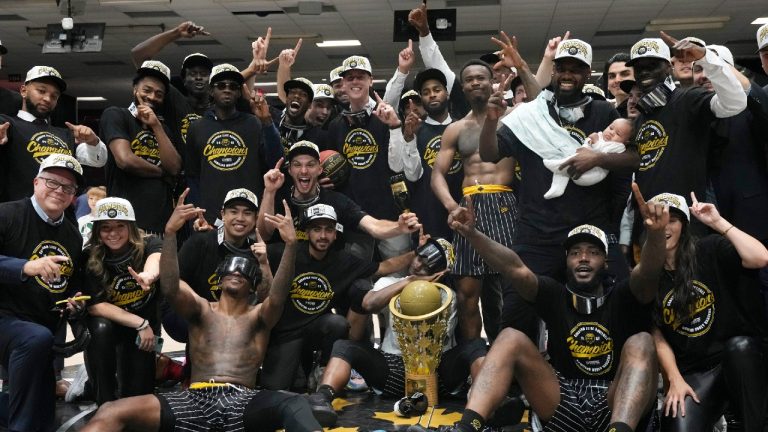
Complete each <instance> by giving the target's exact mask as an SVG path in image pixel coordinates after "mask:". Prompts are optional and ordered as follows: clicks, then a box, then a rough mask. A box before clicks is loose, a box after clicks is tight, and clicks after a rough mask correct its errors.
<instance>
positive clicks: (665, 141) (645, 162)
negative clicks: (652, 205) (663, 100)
mask: <svg viewBox="0 0 768 432" xmlns="http://www.w3.org/2000/svg"><path fill="white" fill-rule="evenodd" d="M713 95H714V92H708V91H706V90H704V88H702V87H698V86H695V87H688V88H686V89H676V90H675V91H674V92H672V96H670V99H669V101H668V102H667V105H666V106H665V107H663V108H659V109H656V110H654V112H653V113H652V114H650V115H648V114H643V113H640V115H639V116H638V117H637V118H636V119H635V135H634V139H633V140H632V142H633V144H634V145H635V146H636V147H637V150H638V152H639V154H640V168H638V170H637V172H636V173H635V179H636V181H637V184H638V186H640V190H641V191H643V195H644V196H646V197H652V196H655V195H657V194H660V193H662V192H670V193H674V194H678V195H682V196H685V197H687V196H689V195H690V193H691V191H694V192H696V195H698V196H699V197H701V196H704V190H705V189H706V186H707V166H706V164H707V147H708V145H709V133H710V129H709V126H710V123H712V121H714V120H715V115H714V114H713V113H712V109H711V108H710V105H709V104H710V100H711V99H712V96H713Z"/></svg>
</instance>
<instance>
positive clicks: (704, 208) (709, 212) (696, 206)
mask: <svg viewBox="0 0 768 432" xmlns="http://www.w3.org/2000/svg"><path fill="white" fill-rule="evenodd" d="M691 203H692V204H691V207H690V210H691V214H692V215H693V216H695V217H696V219H698V220H699V221H701V222H702V223H703V224H704V225H706V226H708V227H710V228H712V229H715V230H717V228H716V225H717V224H718V222H720V221H721V220H722V219H723V218H722V216H720V212H718V211H717V207H715V205H714V204H710V203H702V202H699V200H697V199H696V194H695V193H693V192H691Z"/></svg>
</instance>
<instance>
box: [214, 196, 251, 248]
mask: <svg viewBox="0 0 768 432" xmlns="http://www.w3.org/2000/svg"><path fill="white" fill-rule="evenodd" d="M256 216H257V211H256V209H254V208H253V206H251V205H247V204H241V202H240V201H232V202H230V203H229V204H227V206H226V207H224V208H223V209H222V210H221V221H222V222H223V223H224V239H225V240H227V241H229V242H234V243H238V242H240V241H241V240H243V239H245V238H246V237H248V236H249V235H251V233H253V230H254V229H255V228H256Z"/></svg>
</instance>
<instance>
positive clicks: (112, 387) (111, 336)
mask: <svg viewBox="0 0 768 432" xmlns="http://www.w3.org/2000/svg"><path fill="white" fill-rule="evenodd" d="M88 329H89V330H90V332H91V341H90V342H89V343H88V348H87V349H86V350H85V367H86V369H87V370H88V381H89V382H90V383H91V385H92V386H93V389H94V391H95V393H96V394H95V399H96V403H98V404H99V405H101V404H103V403H104V402H109V401H113V400H115V399H117V398H118V397H120V398H123V397H128V396H139V395H144V394H151V393H152V392H153V390H154V386H155V353H154V352H146V351H141V350H139V348H138V347H137V346H136V330H134V329H131V328H128V327H124V326H121V325H119V324H115V323H113V322H112V321H110V320H108V319H106V318H100V317H90V318H89V319H88ZM158 330H159V329H158ZM155 334H158V331H155ZM118 385H119V389H120V394H119V395H118Z"/></svg>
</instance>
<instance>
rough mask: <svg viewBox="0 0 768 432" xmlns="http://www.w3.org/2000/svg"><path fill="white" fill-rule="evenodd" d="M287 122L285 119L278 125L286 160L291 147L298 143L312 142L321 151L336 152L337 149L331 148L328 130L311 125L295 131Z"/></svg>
mask: <svg viewBox="0 0 768 432" xmlns="http://www.w3.org/2000/svg"><path fill="white" fill-rule="evenodd" d="M285 121H286V120H285V118H284V117H283V118H281V119H280V120H279V121H278V122H277V123H276V124H277V125H278V127H277V130H278V132H279V134H280V144H281V145H282V146H283V153H284V154H285V157H286V160H287V158H288V150H290V149H291V146H292V145H293V144H294V143H296V142H298V141H303V140H306V141H310V142H312V143H314V144H315V145H317V147H318V148H319V149H320V151H323V150H329V149H331V150H335V148H332V147H330V146H329V143H328V131H327V130H325V129H323V128H321V127H315V126H311V125H306V127H305V128H304V129H295V128H291V127H289V126H288V125H287V124H286V123H285Z"/></svg>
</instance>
